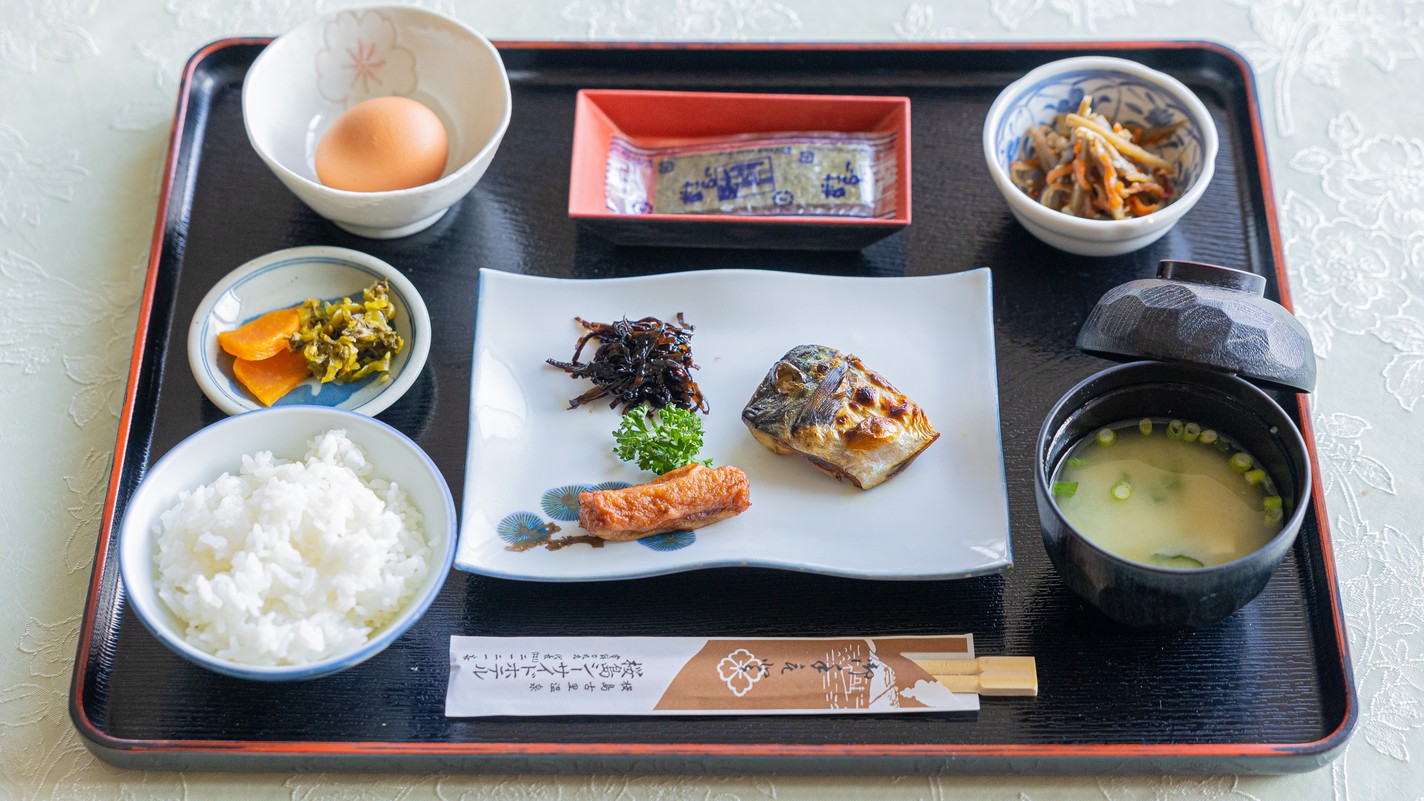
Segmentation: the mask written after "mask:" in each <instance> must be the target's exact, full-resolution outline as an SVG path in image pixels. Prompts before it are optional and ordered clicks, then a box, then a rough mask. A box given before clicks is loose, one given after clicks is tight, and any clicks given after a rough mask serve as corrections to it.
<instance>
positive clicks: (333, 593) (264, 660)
mask: <svg viewBox="0 0 1424 801" xmlns="http://www.w3.org/2000/svg"><path fill="white" fill-rule="evenodd" d="M370 472H371V466H370V465H369V464H368V463H367V462H366V456H365V454H364V453H363V452H362V451H361V449H360V447H359V446H357V445H356V444H355V443H353V442H352V441H351V440H349V439H347V437H346V432H345V431H341V430H335V431H328V432H326V433H324V434H321V435H319V436H317V437H316V438H315V439H313V440H312V441H311V442H309V443H308V449H307V453H306V455H305V456H304V457H303V458H302V459H301V460H300V461H289V460H285V459H275V458H273V456H272V454H271V452H269V451H262V452H260V453H257V454H255V455H251V456H243V457H242V468H241V470H240V471H239V472H238V474H237V475H232V474H230V473H224V474H223V475H221V476H219V477H218V479H217V480H215V481H213V482H212V483H211V484H205V485H203V486H201V487H198V488H197V489H195V490H193V491H192V492H188V493H184V494H182V495H181V496H180V499H179V501H178V504H177V505H176V506H174V507H173V508H172V509H169V510H168V511H167V512H164V513H163V515H162V517H161V522H160V524H159V525H158V526H157V527H156V529H157V537H156V543H157V544H156V548H155V551H156V553H155V566H156V568H157V571H156V572H157V584H158V595H159V597H160V598H162V599H163V601H164V603H166V604H167V605H168V608H169V609H171V610H173V613H174V614H175V615H177V616H178V618H179V620H180V621H182V623H183V624H184V625H185V626H186V629H185V631H184V637H185V638H186V639H187V640H188V642H190V643H192V644H193V645H195V646H197V647H198V648H201V649H202V650H204V651H207V652H208V653H211V654H214V655H216V656H218V657H219V658H222V659H227V660H231V661H234V662H241V663H244V664H250V665H301V664H307V663H310V662H315V661H318V660H321V659H325V658H327V657H331V656H335V655H337V654H342V653H346V652H349V651H352V650H354V649H356V648H358V647H360V646H361V645H362V644H364V643H365V642H366V641H367V640H368V639H369V638H370V637H371V635H372V634H373V633H374V632H376V631H378V630H380V629H381V627H383V626H385V625H386V624H387V623H389V622H390V621H391V620H392V619H393V618H395V617H396V615H397V614H398V613H399V612H400V611H401V609H403V608H404V607H405V606H406V604H408V603H409V602H410V601H411V599H412V597H413V596H414V594H415V591H416V590H417V589H418V588H419V586H420V584H421V581H422V580H423V579H424V577H425V575H426V573H427V571H428V570H429V565H430V556H431V554H430V547H429V546H428V544H427V543H426V540H425V535H424V532H423V531H422V528H421V516H420V512H419V511H417V510H416V509H415V507H413V506H411V504H410V501H409V499H408V498H407V497H406V494H405V492H404V491H403V490H401V489H400V488H399V487H397V486H396V485H395V484H393V483H391V482H388V481H384V480H381V479H379V478H369V479H368V478H365V476H367V475H369V474H370Z"/></svg>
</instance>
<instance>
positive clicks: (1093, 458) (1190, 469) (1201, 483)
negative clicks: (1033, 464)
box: [1052, 418, 1284, 568]
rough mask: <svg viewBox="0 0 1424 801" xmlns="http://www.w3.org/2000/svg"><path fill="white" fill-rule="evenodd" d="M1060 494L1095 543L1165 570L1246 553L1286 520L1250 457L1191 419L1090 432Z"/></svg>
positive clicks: (1072, 453)
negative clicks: (1165, 568) (1283, 519)
mask: <svg viewBox="0 0 1424 801" xmlns="http://www.w3.org/2000/svg"><path fill="white" fill-rule="evenodd" d="M1052 491H1053V500H1054V502H1055V503H1057V505H1058V508H1059V510H1061V511H1062V513H1063V516H1064V517H1065V518H1067V520H1068V522H1069V523H1071V524H1072V525H1073V527H1074V528H1076V529H1077V530H1078V531H1079V533H1081V534H1082V535H1083V536H1084V537H1086V538H1087V539H1088V540H1089V541H1091V542H1093V543H1094V544H1096V545H1097V546H1098V547H1100V548H1102V549H1103V550H1106V551H1110V552H1112V553H1115V554H1117V555H1118V556H1121V557H1123V558H1125V559H1131V560H1133V561H1135V562H1142V563H1144V564H1149V565H1156V566H1159V567H1171V568H1196V567H1210V566H1212V565H1220V564H1224V563H1226V562H1230V561H1233V560H1236V559H1239V558H1241V557H1243V556H1246V555H1247V554H1249V553H1251V552H1252V551H1255V550H1257V549H1259V548H1260V547H1261V546H1263V545H1265V544H1266V542H1268V541H1269V540H1270V539H1271V538H1272V537H1274V536H1275V535H1276V534H1277V532H1279V531H1280V530H1281V524H1282V518H1283V516H1284V514H1283V512H1284V510H1283V509H1282V508H1281V496H1280V495H1279V494H1278V493H1277V492H1276V489H1275V485H1274V484H1273V483H1272V482H1271V478H1270V476H1269V475H1267V474H1266V472H1265V470H1263V469H1261V468H1260V467H1259V466H1258V465H1257V463H1256V460H1255V459H1254V458H1253V457H1252V456H1251V455H1250V454H1248V453H1246V452H1245V451H1243V450H1241V449H1240V448H1239V447H1238V446H1236V445H1235V443H1233V442H1231V441H1229V440H1228V439H1227V438H1225V437H1223V436H1222V435H1221V434H1220V433H1219V432H1218V431H1216V430H1215V429H1210V428H1203V427H1202V426H1200V425H1199V424H1197V423H1194V422H1183V421H1181V420H1164V419H1157V418H1143V419H1141V420H1131V421H1124V422H1122V423H1117V424H1114V425H1111V426H1108V427H1106V428H1103V429H1100V430H1098V431H1097V432H1096V433H1093V434H1090V435H1088V436H1087V437H1084V438H1083V439H1082V440H1081V441H1079V442H1078V443H1076V444H1074V445H1073V447H1072V448H1071V449H1069V451H1068V453H1067V454H1066V456H1065V458H1063V459H1062V460H1061V461H1060V462H1059V464H1058V468H1057V470H1056V471H1055V473H1054V476H1053V481H1052Z"/></svg>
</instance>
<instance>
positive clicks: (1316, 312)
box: [1282, 192, 1410, 358]
mask: <svg viewBox="0 0 1424 801" xmlns="http://www.w3.org/2000/svg"><path fill="white" fill-rule="evenodd" d="M1282 212H1283V214H1284V216H1285V219H1286V223H1287V225H1286V228H1287V237H1286V255H1287V258H1288V260H1289V263H1290V264H1291V265H1292V266H1294V267H1295V268H1296V273H1297V275H1298V276H1299V287H1300V288H1301V289H1303V290H1304V294H1303V295H1302V296H1301V297H1300V298H1298V299H1297V301H1298V308H1297V310H1296V313H1297V314H1298V315H1299V316H1300V318H1301V320H1302V321H1303V322H1304V323H1305V324H1306V326H1307V327H1308V328H1309V329H1310V333H1311V337H1312V338H1313V339H1314V341H1315V349H1316V353H1317V355H1318V356H1320V357H1322V358H1326V357H1328V356H1329V354H1330V350H1331V346H1332V344H1333V343H1334V340H1335V335H1336V333H1337V332H1339V333H1345V334H1354V335H1360V334H1367V333H1370V332H1372V331H1374V330H1376V329H1377V328H1378V327H1379V326H1380V324H1381V321H1383V320H1384V319H1386V318H1390V317H1396V316H1398V315H1399V314H1400V312H1401V311H1402V310H1403V309H1404V306H1405V304H1406V303H1408V302H1409V300H1410V291H1409V287H1408V285H1407V284H1406V282H1405V278H1406V275H1405V271H1404V252H1403V251H1402V250H1401V249H1400V248H1399V246H1398V245H1397V244H1395V243H1394V242H1393V241H1391V240H1390V238H1389V237H1387V236H1384V235H1383V234H1380V233H1379V232H1375V231H1368V230H1365V229H1363V228H1360V227H1359V226H1358V225H1355V224H1354V223H1351V222H1350V221H1349V220H1344V219H1340V218H1336V219H1328V218H1327V217H1326V216H1325V214H1324V213H1323V212H1322V211H1321V210H1320V209H1319V208H1318V207H1317V206H1316V205H1315V204H1314V203H1312V202H1310V201H1309V200H1306V199H1305V198H1304V197H1303V196H1302V195H1299V194H1297V193H1295V192H1287V193H1286V200H1285V203H1284V205H1283V206H1282Z"/></svg>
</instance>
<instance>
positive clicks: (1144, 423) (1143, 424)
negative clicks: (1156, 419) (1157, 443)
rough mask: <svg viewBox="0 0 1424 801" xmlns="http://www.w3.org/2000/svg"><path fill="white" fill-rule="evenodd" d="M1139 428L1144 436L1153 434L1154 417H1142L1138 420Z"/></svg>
mask: <svg viewBox="0 0 1424 801" xmlns="http://www.w3.org/2000/svg"><path fill="white" fill-rule="evenodd" d="M1137 430H1138V431H1141V432H1142V434H1143V436H1146V435H1148V434H1151V433H1152V418H1150V417H1144V418H1142V419H1141V420H1138V421H1137Z"/></svg>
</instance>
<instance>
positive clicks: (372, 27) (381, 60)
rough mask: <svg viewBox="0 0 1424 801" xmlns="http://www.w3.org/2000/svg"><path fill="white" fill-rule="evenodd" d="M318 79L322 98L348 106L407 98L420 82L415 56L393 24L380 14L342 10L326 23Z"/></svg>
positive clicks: (318, 53) (320, 51)
mask: <svg viewBox="0 0 1424 801" xmlns="http://www.w3.org/2000/svg"><path fill="white" fill-rule="evenodd" d="M316 75H317V91H319V92H321V96H322V97H324V98H326V99H327V100H330V101H331V102H333V103H343V104H345V105H346V106H347V107H350V106H354V105H356V104H357V103H360V102H362V101H364V100H370V99H371V98H373V97H384V96H386V95H402V96H404V95H409V94H410V93H411V92H414V91H415V87H416V84H417V83H419V80H420V78H419V73H418V72H417V71H416V66H415V54H414V53H412V52H411V51H410V50H409V49H407V48H405V47H401V46H400V44H399V43H398V42H397V41H396V26H395V23H394V22H392V21H391V19H390V17H387V16H386V15H385V14H382V13H380V12H379V11H359V12H357V11H343V12H341V13H340V14H337V15H336V16H335V17H333V18H332V20H331V21H330V22H328V23H327V24H326V28H325V29H324V30H323V31H322V49H321V50H318V51H317V54H316Z"/></svg>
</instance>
